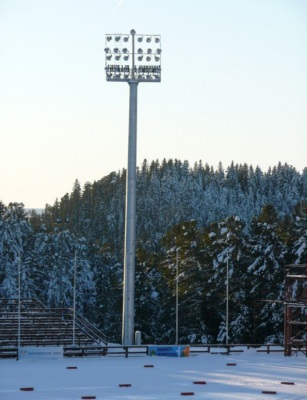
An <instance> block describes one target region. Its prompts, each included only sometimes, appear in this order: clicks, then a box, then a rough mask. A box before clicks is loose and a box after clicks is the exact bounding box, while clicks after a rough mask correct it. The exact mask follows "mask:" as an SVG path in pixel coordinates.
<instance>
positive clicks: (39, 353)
mask: <svg viewBox="0 0 307 400" xmlns="http://www.w3.org/2000/svg"><path fill="white" fill-rule="evenodd" d="M61 357H63V347H62V346H54V347H51V346H50V347H39V346H38V347H30V346H29V347H19V348H18V358H19V359H23V360H26V359H27V360H30V359H31V360H33V359H46V358H48V359H50V358H61Z"/></svg>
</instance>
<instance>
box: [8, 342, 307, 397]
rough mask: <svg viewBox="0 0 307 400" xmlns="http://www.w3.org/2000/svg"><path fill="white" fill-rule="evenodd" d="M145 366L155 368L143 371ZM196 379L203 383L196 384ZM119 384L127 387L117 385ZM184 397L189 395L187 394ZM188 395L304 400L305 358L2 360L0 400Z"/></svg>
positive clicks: (251, 355)
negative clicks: (28, 389)
mask: <svg viewBox="0 0 307 400" xmlns="http://www.w3.org/2000/svg"><path fill="white" fill-rule="evenodd" d="M227 364H236V365H227ZM148 365H152V366H153V367H145V366H148ZM67 367H77V368H75V369H67ZM195 381H205V382H206V384H194V383H193V382H195ZM281 382H288V383H289V382H290V383H294V384H291V385H290V384H288V385H286V384H282V383H281ZM120 384H130V385H131V386H129V387H120V386H119V385H120ZM21 388H33V390H32V391H23V390H20V389H21ZM263 391H267V392H273V393H271V394H270V393H267V394H266V393H262V392H263ZM274 392H276V394H274ZM182 393H186V394H187V393H190V396H189V397H188V396H187V395H186V396H184V395H183V394H182ZM192 393H194V394H192ZM183 396H184V397H183ZM186 397H188V398H193V399H206V400H209V399H212V400H216V399H222V400H254V399H268V398H272V397H273V398H276V399H284V400H294V399H295V400H303V399H305V400H306V399H307V357H305V356H304V355H303V354H298V355H297V356H292V357H284V356H283V354H282V353H271V354H266V353H257V352H256V350H255V349H250V350H244V352H243V353H233V354H230V355H228V356H226V355H221V354H197V355H191V356H190V357H187V358H168V357H147V356H134V357H133V356H131V357H129V358H124V357H121V356H107V357H95V358H94V357H93V358H73V359H67V358H65V359H63V358H61V359H57V360H40V361H36V360H20V361H16V360H12V359H8V360H0V399H1V400H20V399H22V400H32V399H33V400H50V399H53V400H74V399H81V398H96V399H114V400H117V399H126V400H156V399H157V400H158V399H159V400H161V399H162V400H163V399H168V400H170V399H180V398H186Z"/></svg>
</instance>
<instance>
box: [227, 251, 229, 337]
mask: <svg viewBox="0 0 307 400" xmlns="http://www.w3.org/2000/svg"><path fill="white" fill-rule="evenodd" d="M228 262H229V254H228V253H227V264H226V345H228V326H229V264H228Z"/></svg>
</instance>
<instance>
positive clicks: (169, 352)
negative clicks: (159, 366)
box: [148, 345, 190, 357]
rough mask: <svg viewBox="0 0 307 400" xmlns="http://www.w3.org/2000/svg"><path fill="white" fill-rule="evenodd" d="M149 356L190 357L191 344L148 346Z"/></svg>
mask: <svg viewBox="0 0 307 400" xmlns="http://www.w3.org/2000/svg"><path fill="white" fill-rule="evenodd" d="M148 355H149V356H164V357H189V355H190V346H189V345H183V346H148Z"/></svg>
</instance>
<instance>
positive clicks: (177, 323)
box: [175, 247, 179, 346]
mask: <svg viewBox="0 0 307 400" xmlns="http://www.w3.org/2000/svg"><path fill="white" fill-rule="evenodd" d="M178 251H179V248H178V247H177V248H176V341H175V344H176V346H178V327H179V310H178V300H179V293H178V289H179V288H178V276H179V274H178Z"/></svg>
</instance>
